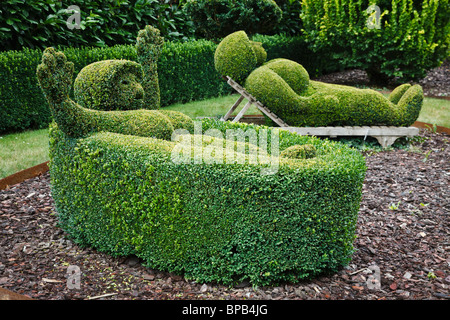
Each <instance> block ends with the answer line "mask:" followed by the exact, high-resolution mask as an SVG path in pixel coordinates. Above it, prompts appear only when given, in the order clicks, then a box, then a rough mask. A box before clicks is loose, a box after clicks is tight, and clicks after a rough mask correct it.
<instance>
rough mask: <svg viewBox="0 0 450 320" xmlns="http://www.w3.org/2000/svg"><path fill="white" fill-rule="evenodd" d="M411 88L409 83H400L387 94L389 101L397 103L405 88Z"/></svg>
mask: <svg viewBox="0 0 450 320" xmlns="http://www.w3.org/2000/svg"><path fill="white" fill-rule="evenodd" d="M409 88H411V85H410V84H409V83H405V84H402V85H400V86H398V87H397V88H395V89H394V90H393V91H392V92H391V93H390V94H389V97H388V99H389V101H390V102H392V103H393V104H397V103H398V102H399V101H400V98H401V97H402V96H403V95H404V94H405V92H406V90H408V89H409Z"/></svg>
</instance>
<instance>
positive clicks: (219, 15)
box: [183, 0, 282, 39]
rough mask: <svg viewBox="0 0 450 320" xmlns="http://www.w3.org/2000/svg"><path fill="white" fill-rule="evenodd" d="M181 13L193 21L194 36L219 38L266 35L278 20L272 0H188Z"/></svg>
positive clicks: (278, 11)
mask: <svg viewBox="0 0 450 320" xmlns="http://www.w3.org/2000/svg"><path fill="white" fill-rule="evenodd" d="M183 9H184V11H185V12H186V13H187V15H188V16H189V17H190V19H191V20H192V21H193V22H194V29H195V35H196V36H197V37H201V38H206V39H218V38H223V37H225V36H227V35H228V34H230V33H233V32H235V31H239V30H244V31H246V33H247V34H249V35H252V34H255V33H261V34H264V33H268V32H271V31H272V30H273V28H274V27H275V26H276V25H277V24H278V23H279V22H280V21H281V18H282V11H281V9H280V8H279V7H278V5H277V4H276V2H275V1H273V0H242V1H235V0H187V1H186V3H185V5H184V7H183Z"/></svg>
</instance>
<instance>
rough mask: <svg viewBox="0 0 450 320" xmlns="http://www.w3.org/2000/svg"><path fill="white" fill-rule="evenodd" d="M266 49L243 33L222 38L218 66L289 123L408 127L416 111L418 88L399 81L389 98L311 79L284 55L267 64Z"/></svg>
mask: <svg viewBox="0 0 450 320" xmlns="http://www.w3.org/2000/svg"><path fill="white" fill-rule="evenodd" d="M262 50H264V49H263V48H262V47H261V46H260V45H258V44H257V43H255V42H253V41H251V40H250V39H249V38H248V37H247V35H246V33H245V32H244V31H238V32H235V33H232V34H230V35H228V36H227V37H225V38H224V39H223V40H222V42H221V43H220V44H219V45H218V47H217V49H216V53H215V66H216V70H217V71H218V72H219V73H220V74H221V75H223V76H229V77H231V78H232V79H233V80H235V81H237V82H238V83H241V84H243V86H244V87H245V89H246V90H247V91H248V92H249V93H250V94H251V95H252V96H253V97H255V98H256V99H257V100H258V101H260V102H261V103H262V104H264V105H265V106H266V107H268V108H269V109H270V110H271V111H272V112H274V113H275V114H276V115H277V116H278V117H280V118H281V119H283V121H285V122H286V123H287V124H289V125H290V126H297V127H304V126H313V127H318V126H369V125H387V126H410V125H411V124H413V123H414V121H415V120H416V119H417V117H418V116H419V113H420V109H421V107H422V101H423V91H422V88H421V86H419V85H413V86H411V85H410V84H403V85H401V86H399V87H397V88H396V89H395V90H394V91H393V92H392V93H391V94H390V96H389V97H388V98H385V97H384V96H383V95H382V94H381V93H379V92H377V91H374V90H370V89H357V88H353V87H349V86H343V85H333V84H327V83H323V82H318V81H313V80H310V79H309V75H308V72H307V71H306V70H305V69H304V68H303V67H302V66H301V65H300V64H298V63H296V62H294V61H291V60H287V59H273V60H270V61H268V62H265V63H264V61H265V56H264V53H262V52H261V51H262Z"/></svg>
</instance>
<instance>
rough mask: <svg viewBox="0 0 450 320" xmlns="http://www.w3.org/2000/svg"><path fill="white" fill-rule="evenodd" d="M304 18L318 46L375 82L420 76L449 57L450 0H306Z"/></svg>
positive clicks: (308, 36) (311, 40)
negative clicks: (364, 72)
mask: <svg viewBox="0 0 450 320" xmlns="http://www.w3.org/2000/svg"><path fill="white" fill-rule="evenodd" d="M301 19H302V23H303V26H304V33H305V37H306V39H307V41H308V42H309V44H310V46H311V48H312V49H313V50H314V51H319V50H328V51H330V58H331V59H335V60H336V61H337V62H339V64H340V65H341V66H344V67H346V68H360V69H363V70H365V71H366V72H367V74H368V76H369V78H370V80H371V81H373V82H378V83H386V82H387V81H389V80H392V79H394V78H397V79H398V80H400V79H401V80H402V81H405V80H406V81H409V80H418V79H421V78H423V77H425V75H426V71H427V70H429V69H432V68H434V67H437V66H439V65H440V64H441V63H442V62H443V61H444V60H445V58H446V57H448V49H449V44H450V24H449V21H450V8H449V0H440V1H439V0H422V1H420V0H419V1H417V0H415V1H413V0H380V1H378V4H377V3H376V2H375V1H367V0H362V1H361V0H360V1H356V0H340V1H337V0H303V1H302V13H301Z"/></svg>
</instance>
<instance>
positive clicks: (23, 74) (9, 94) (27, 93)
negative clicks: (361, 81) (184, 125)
mask: <svg viewBox="0 0 450 320" xmlns="http://www.w3.org/2000/svg"><path fill="white" fill-rule="evenodd" d="M253 40H255V41H258V42H261V43H262V44H263V47H264V49H265V50H266V51H267V55H268V56H267V59H273V58H276V57H282V58H287V59H291V60H294V61H297V62H299V63H300V64H302V65H303V66H305V68H306V69H307V70H308V72H309V74H310V75H311V76H313V75H316V74H320V73H322V72H328V71H330V70H334V69H335V68H337V65H336V64H331V63H329V61H328V60H327V59H325V58H324V57H321V56H320V55H319V54H313V53H312V52H311V51H309V50H308V48H307V47H306V44H305V41H304V40H303V39H302V38H301V37H298V36H297V37H288V36H283V35H274V36H268V35H255V36H254V37H253ZM216 47H217V44H215V43H213V42H212V41H208V40H203V39H201V40H197V41H187V42H176V41H173V42H170V41H167V42H165V44H164V46H163V48H162V52H161V56H160V58H159V60H158V77H159V86H160V94H161V106H162V107H164V106H168V105H171V104H173V103H176V102H189V101H195V100H201V99H206V98H210V97H217V96H221V95H226V94H230V93H232V92H233V90H232V88H231V87H230V86H229V85H228V84H227V83H226V82H225V81H223V80H222V79H221V77H220V75H219V74H218V73H217V71H216V70H215V67H214V52H215V50H216ZM60 50H61V51H63V52H64V54H65V55H66V57H67V59H68V61H71V62H73V63H74V69H75V71H74V79H75V77H76V75H77V74H78V73H79V72H80V70H81V69H82V68H83V67H85V66H87V65H88V64H91V63H93V62H96V61H100V60H108V59H126V60H132V61H136V60H137V57H136V50H135V46H134V45H116V46H112V47H102V48H90V47H81V48H60ZM324 54H326V53H324ZM41 57H42V50H41V49H34V50H31V49H24V50H20V51H7V52H1V53H0V133H3V132H9V131H18V130H23V129H28V128H43V127H46V126H48V124H49V123H50V119H51V113H50V109H49V107H48V103H47V101H46V100H45V98H44V95H43V94H42V92H41V89H40V88H39V85H38V82H37V78H36V68H37V66H38V64H39V63H40V60H41ZM325 57H326V55H325ZM72 97H73V94H72Z"/></svg>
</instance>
